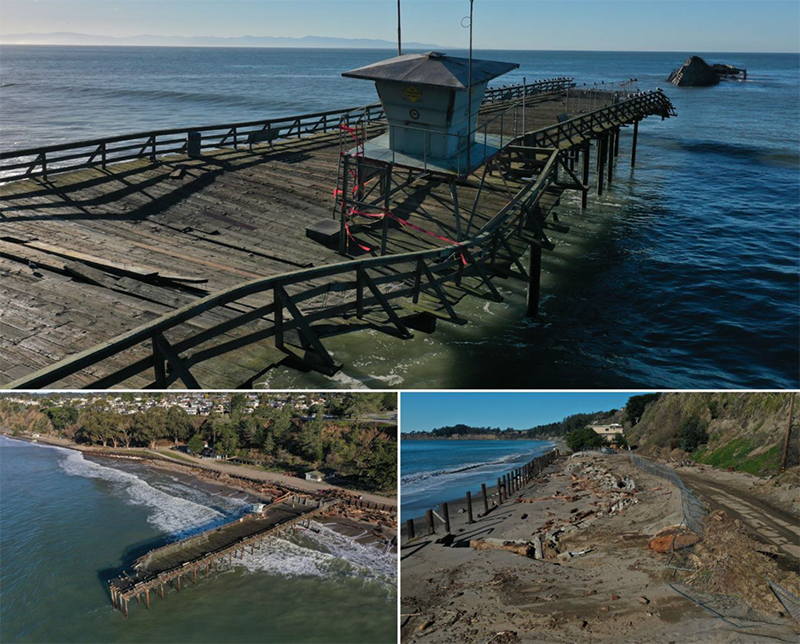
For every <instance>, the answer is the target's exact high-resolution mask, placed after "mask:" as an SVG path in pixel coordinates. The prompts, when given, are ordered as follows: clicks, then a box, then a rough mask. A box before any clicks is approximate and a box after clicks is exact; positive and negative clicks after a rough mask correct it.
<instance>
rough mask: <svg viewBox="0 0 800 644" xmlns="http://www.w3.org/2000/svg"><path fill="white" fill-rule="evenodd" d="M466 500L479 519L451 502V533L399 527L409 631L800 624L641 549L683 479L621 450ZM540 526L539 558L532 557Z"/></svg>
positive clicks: (494, 636)
mask: <svg viewBox="0 0 800 644" xmlns="http://www.w3.org/2000/svg"><path fill="white" fill-rule="evenodd" d="M620 485H621V486H622V487H620ZM473 506H474V509H475V519H476V520H475V523H474V524H472V525H470V524H468V522H467V514H466V513H465V512H462V511H461V510H462V509H463V507H462V506H461V505H460V504H457V503H451V504H450V518H451V534H452V543H451V544H450V545H444V544H443V543H437V539H441V538H442V537H443V527H442V526H441V524H440V523H439V522H438V521H437V530H438V534H436V535H433V536H430V537H429V536H426V534H427V530H423V531H422V533H421V531H420V530H419V529H418V530H417V538H416V539H414V540H412V541H411V542H410V543H407V542H406V537H405V536H403V539H402V542H403V545H402V547H401V568H402V577H401V591H402V611H401V612H402V617H401V627H402V639H403V641H404V642H431V643H445V642H447V643H456V642H464V641H470V642H486V643H492V644H500V643H504V644H510V643H514V642H531V643H540V642H541V643H545V642H575V641H591V642H606V641H608V642H611V641H614V642H619V641H620V638H622V639H623V641H631V642H634V641H635V642H745V641H753V639H752V638H753V636H758V637H759V639H760V638H761V637H764V636H767V637H782V638H786V641H791V638H792V637H795V636H796V634H795V630H794V627H796V624H795V625H794V626H793V623H792V622H791V621H790V620H789V619H788V618H786V617H779V616H778V611H777V610H772V611H767V613H763V612H756V611H754V610H753V609H752V608H750V607H748V606H746V605H743V604H742V603H741V602H738V603H737V601H736V600H734V599H732V598H726V599H725V601H724V602H723V601H721V600H719V598H715V597H711V595H710V594H707V593H702V592H701V591H699V590H698V589H696V588H691V589H689V590H688V592H686V590H687V589H686V587H685V586H683V585H682V584H680V579H678V578H676V577H675V571H673V570H671V569H669V568H666V567H665V563H666V561H667V555H663V554H658V553H656V552H654V551H653V550H649V549H647V546H648V544H649V543H650V541H651V540H652V539H653V537H654V536H655V535H656V534H657V533H659V531H661V530H662V529H664V528H667V527H668V526H674V525H676V524H679V523H680V522H681V519H682V516H683V514H682V504H681V494H680V491H679V490H678V488H677V487H676V486H675V485H673V484H671V483H669V482H668V481H666V480H665V479H663V478H660V477H656V476H654V475H650V474H646V473H645V472H643V471H641V470H639V469H637V468H636V467H634V466H633V465H632V464H631V462H630V461H629V460H628V459H627V457H626V456H625V455H613V456H612V455H608V456H606V455H603V456H600V455H596V456H595V455H593V456H580V455H579V456H575V457H570V458H561V459H559V460H558V461H557V462H556V463H554V464H553V465H551V466H549V467H548V468H547V469H546V470H545V471H544V472H543V473H542V475H541V476H540V477H539V478H538V479H537V480H535V481H533V482H532V483H530V484H529V485H528V486H527V487H526V488H525V489H523V490H522V491H521V492H519V493H516V494H514V495H512V499H510V500H509V501H506V502H504V503H503V504H502V505H500V506H499V507H497V508H495V509H493V510H491V511H490V512H489V514H488V515H486V516H482V517H478V516H477V515H478V512H479V510H480V512H481V513H482V511H483V502H482V499H478V500H477V503H476V502H475V500H474V501H473ZM437 511H438V510H437ZM422 525H423V523H422V522H420V523H419V524H418V526H422ZM537 535H538V537H539V538H541V554H542V558H541V559H536V558H534V556H535V554H536V553H535V551H536V550H537V548H535V547H534V545H533V544H535V543H536V541H537ZM479 548H485V549H479ZM526 555H527V556H526ZM670 583H672V584H673V585H672V586H670V585H669V584H670ZM676 589H677V590H676ZM679 591H683V592H686V594H688V595H689V596H690V597H691V598H692V599H694V600H695V601H692V600H691V599H688V598H687V597H685V596H683V595H682V594H681V592H679ZM697 601H702V602H704V603H705V602H708V606H709V607H713V610H720V608H721V607H722V608H724V610H723V612H724V613H725V614H726V615H728V616H731V615H736V617H737V618H738V619H737V620H736V623H737V624H739V625H742V624H743V625H744V626H745V628H742V629H739V628H736V627H733V626H731V624H730V623H729V622H730V620H729V621H727V622H726V621H723V620H721V619H718V618H717V617H716V616H715V615H714V614H712V612H711V611H710V610H707V609H704V608H701V607H700V606H699V605H698V604H697V603H696V602H697ZM723 604H725V605H724V606H723ZM768 606H769V607H770V608H772V607H773V606H772V605H771V604H768ZM775 606H778V608H780V606H779V605H778V604H777V602H775Z"/></svg>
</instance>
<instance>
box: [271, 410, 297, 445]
mask: <svg viewBox="0 0 800 644" xmlns="http://www.w3.org/2000/svg"><path fill="white" fill-rule="evenodd" d="M291 428H292V410H291V409H290V408H289V405H284V406H283V407H281V409H280V411H279V412H278V413H277V415H276V417H275V421H274V422H273V423H272V434H273V438H274V439H275V447H285V446H286V444H287V442H288V440H287V439H288V436H289V430H290V429H291Z"/></svg>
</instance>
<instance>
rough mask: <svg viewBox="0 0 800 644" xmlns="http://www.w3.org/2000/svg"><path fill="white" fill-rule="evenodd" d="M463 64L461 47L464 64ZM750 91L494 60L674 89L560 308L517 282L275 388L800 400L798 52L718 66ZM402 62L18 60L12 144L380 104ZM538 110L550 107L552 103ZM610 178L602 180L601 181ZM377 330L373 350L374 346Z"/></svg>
mask: <svg viewBox="0 0 800 644" xmlns="http://www.w3.org/2000/svg"><path fill="white" fill-rule="evenodd" d="M450 53H454V54H457V53H459V52H456V51H452V52H450ZM695 53H698V54H700V55H702V56H703V57H704V58H705V59H706V60H707V61H709V62H724V63H730V64H734V65H737V66H742V67H746V68H747V70H748V78H747V81H746V82H723V83H720V84H719V85H718V86H715V87H710V88H678V87H673V86H671V85H668V84H667V83H666V77H667V75H668V74H669V72H670V71H671V70H672V69H674V68H676V67H678V66H679V65H680V64H681V63H682V62H683V61H684V60H685V59H686V58H687V54H686V53H680V52H553V51H527V52H526V51H477V52H476V56H478V57H485V58H493V59H497V60H508V61H513V62H518V63H519V64H520V68H519V69H518V70H515V71H513V72H512V73H510V74H508V75H507V76H505V77H503V78H502V79H501V80H502V82H503V83H512V82H519V81H521V80H522V77H523V75H525V76H527V78H528V79H529V80H534V79H537V78H547V77H554V76H573V77H574V78H575V80H576V82H578V83H579V84H581V83H589V84H592V83H594V82H596V81H603V80H604V81H621V80H626V79H629V78H636V79H638V85H639V88H641V89H650V88H654V87H658V86H660V87H662V88H664V91H665V92H666V94H667V95H668V96H669V98H670V99H671V100H672V101H673V103H674V104H675V107H676V109H677V111H678V118H676V119H669V120H667V121H664V122H661V121H660V120H658V119H654V118H650V119H647V120H646V121H644V122H643V123H642V126H641V128H640V137H639V148H638V154H637V159H638V162H637V167H636V169H635V171H632V170H631V169H630V167H629V164H628V162H627V160H628V157H627V155H628V151H629V148H630V138H631V130H630V128H628V129H625V130H623V133H622V137H621V157H620V159H619V163H618V165H617V169H616V172H615V178H614V183H613V185H612V186H611V188H610V189H609V190H607V191H606V192H605V194H604V195H603V196H602V197H600V198H597V197H596V196H595V195H592V197H591V199H590V202H589V203H590V206H589V209H588V210H587V212H586V213H581V212H580V209H579V207H578V206H579V202H578V199H577V197H576V196H575V195H570V196H567V197H566V198H565V199H564V201H563V203H562V205H561V207H560V208H559V209H558V211H557V212H558V214H559V216H560V217H561V219H562V221H563V222H564V223H566V224H568V225H570V226H571V227H572V229H571V231H570V233H569V234H567V235H563V234H556V233H554V234H553V238H554V240H555V241H556V243H557V249H556V251H555V252H553V253H545V256H544V260H543V270H544V273H543V277H542V306H541V315H540V318H539V319H538V320H536V321H531V320H528V319H527V318H526V317H525V284H524V283H523V282H522V281H516V280H499V281H498V284H499V288H500V290H501V292H502V294H503V295H504V297H505V301H504V302H502V303H495V302H488V301H486V300H482V299H479V298H467V299H466V300H465V301H463V302H462V303H461V304H460V305H459V315H461V316H462V317H464V318H466V319H467V320H468V321H469V322H470V323H469V324H467V325H464V326H454V325H450V324H447V323H442V324H440V325H439V329H438V330H437V332H436V333H435V334H434V335H431V336H428V335H425V334H423V333H417V334H416V336H415V338H414V339H413V340H411V341H401V340H398V339H395V338H393V337H390V336H387V335H379V334H377V333H374V332H361V333H350V334H346V335H344V336H340V337H336V338H326V340H325V344H326V347H327V348H328V350H329V351H331V352H332V353H334V354H335V356H336V360H337V362H342V363H343V364H344V365H345V368H344V370H343V371H342V372H341V373H339V374H337V376H336V377H335V378H327V377H324V376H320V375H316V374H302V373H299V372H297V371H293V370H289V369H279V370H276V371H273V372H270V373H268V374H267V375H266V378H265V379H264V381H263V382H260V383H259V384H260V385H261V386H267V387H272V388H288V387H302V388H321V387H338V388H340V387H343V386H361V385H362V384H366V385H367V386H370V387H379V388H385V387H398V388H456V389H458V388H487V387H491V388H523V389H524V388H548V389H549V388H567V389H573V388H579V389H604V388H621V389H625V388H643V387H646V388H654V389H660V388H676V389H692V388H709V389H715V388H744V389H746V388H776V387H777V388H790V387H791V388H796V387H798V386H800V380H799V377H798V362H800V339H798V334H797V329H798V328H800V303H799V302H798V297H797V295H798V289H800V279H798V276H799V275H800V128H799V127H798V123H800V98H799V97H800V57H798V56H797V55H792V54H743V53H705V52H695ZM389 56H391V51H389V50H356V51H346V50H319V49H308V50H298V49H293V50H280V49H203V48H126V47H119V48H96V47H18V46H4V47H0V73H1V74H2V82H1V83H0V103H1V104H2V109H0V136H1V137H2V145H1V146H0V147H2V148H3V149H9V148H20V147H24V146H33V145H39V144H43V143H54V142H58V141H69V140H78V139H85V138H89V137H93V136H99V135H102V134H119V133H125V132H131V131H141V130H147V129H154V128H160V127H186V126H188V125H200V124H211V123H225V122H235V121H246V120H250V119H258V118H265V117H269V116H277V115H289V114H296V113H302V112H315V111H320V110H324V109H335V108H341V107H348V106H354V105H363V104H365V103H372V102H375V100H376V98H377V96H376V94H375V90H374V87H373V84H372V83H368V82H364V81H358V80H353V79H346V78H342V77H341V73H342V72H343V71H346V70H349V69H352V68H354V67H357V66H361V65H365V64H368V63H371V62H375V61H377V60H381V59H383V58H387V57H389ZM534 109H535V108H534ZM592 181H594V179H592ZM367 334H369V337H367Z"/></svg>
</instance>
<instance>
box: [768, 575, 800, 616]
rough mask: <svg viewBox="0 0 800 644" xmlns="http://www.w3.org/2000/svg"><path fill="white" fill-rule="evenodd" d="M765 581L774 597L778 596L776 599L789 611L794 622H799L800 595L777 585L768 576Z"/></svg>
mask: <svg viewBox="0 0 800 644" xmlns="http://www.w3.org/2000/svg"><path fill="white" fill-rule="evenodd" d="M767 583H768V584H769V587H770V588H771V589H772V592H773V593H775V597H777V598H778V601H779V602H780V603H781V604H782V605H783V607H784V608H785V609H786V612H787V613H789V615H791V616H792V618H793V619H794V620H795V621H796V622H798V623H800V597H797V596H796V595H793V594H792V593H790V592H789V591H788V590H786V589H785V588H783V587H781V586H780V585H778V583H777V582H774V581H772V580H771V579H770V578H769V577H767Z"/></svg>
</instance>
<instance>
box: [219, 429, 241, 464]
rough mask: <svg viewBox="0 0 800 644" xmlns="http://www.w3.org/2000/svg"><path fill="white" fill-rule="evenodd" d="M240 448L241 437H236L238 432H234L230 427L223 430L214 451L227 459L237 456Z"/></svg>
mask: <svg viewBox="0 0 800 644" xmlns="http://www.w3.org/2000/svg"><path fill="white" fill-rule="evenodd" d="M238 448H239V437H238V436H236V432H234V431H233V430H232V429H231V428H230V427H226V428H225V429H223V430H222V431H221V432H220V434H219V437H218V438H217V442H216V443H214V449H215V450H216V451H217V453H218V454H220V455H221V456H224V457H226V458H230V457H231V456H236V453H237V452H238Z"/></svg>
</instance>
